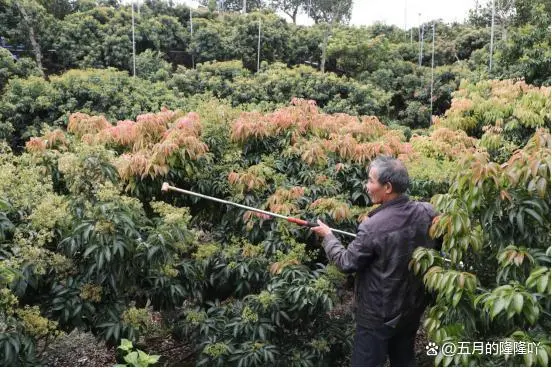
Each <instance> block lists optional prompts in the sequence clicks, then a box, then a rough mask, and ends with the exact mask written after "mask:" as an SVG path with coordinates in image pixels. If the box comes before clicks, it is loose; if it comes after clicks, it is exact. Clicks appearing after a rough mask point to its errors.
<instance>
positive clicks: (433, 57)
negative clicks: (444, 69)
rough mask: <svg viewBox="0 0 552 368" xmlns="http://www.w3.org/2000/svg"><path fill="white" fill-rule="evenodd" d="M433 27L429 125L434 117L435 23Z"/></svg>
mask: <svg viewBox="0 0 552 368" xmlns="http://www.w3.org/2000/svg"><path fill="white" fill-rule="evenodd" d="M432 28H433V44H432V46H431V92H430V94H429V106H430V107H429V125H430V126H431V122H432V117H433V67H434V65H435V23H433V25H432Z"/></svg>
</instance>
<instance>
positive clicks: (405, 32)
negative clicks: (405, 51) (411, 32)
mask: <svg viewBox="0 0 552 368" xmlns="http://www.w3.org/2000/svg"><path fill="white" fill-rule="evenodd" d="M406 37H408V34H407V30H406V0H404V38H405V39H406Z"/></svg>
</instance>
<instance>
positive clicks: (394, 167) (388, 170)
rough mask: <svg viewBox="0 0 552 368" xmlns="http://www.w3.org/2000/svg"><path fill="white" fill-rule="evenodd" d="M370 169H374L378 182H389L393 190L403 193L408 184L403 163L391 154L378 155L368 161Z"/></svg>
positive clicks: (406, 172)
mask: <svg viewBox="0 0 552 368" xmlns="http://www.w3.org/2000/svg"><path fill="white" fill-rule="evenodd" d="M370 169H375V170H376V171H377V174H378V178H377V179H378V182H379V183H380V184H381V185H383V184H385V183H391V185H392V186H393V192H395V193H401V194H402V193H404V192H406V190H407V189H408V187H409V186H410V179H409V177H408V171H407V170H406V167H405V166H404V164H403V163H402V162H401V161H400V160H398V159H396V158H393V157H391V156H378V157H376V158H375V159H374V160H373V161H372V162H371V163H370Z"/></svg>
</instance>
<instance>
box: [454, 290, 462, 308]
mask: <svg viewBox="0 0 552 368" xmlns="http://www.w3.org/2000/svg"><path fill="white" fill-rule="evenodd" d="M461 298H462V291H458V292H456V293H455V294H454V296H453V297H452V306H453V307H456V306H457V305H458V302H459V301H460V299H461Z"/></svg>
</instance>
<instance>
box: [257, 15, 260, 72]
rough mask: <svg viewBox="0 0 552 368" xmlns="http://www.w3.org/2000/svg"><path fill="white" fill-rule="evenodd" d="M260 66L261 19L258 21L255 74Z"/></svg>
mask: <svg viewBox="0 0 552 368" xmlns="http://www.w3.org/2000/svg"><path fill="white" fill-rule="evenodd" d="M260 65H261V19H259V41H258V42H257V73H258V72H259V69H260Z"/></svg>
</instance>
